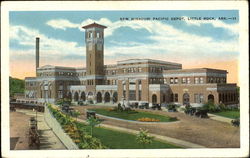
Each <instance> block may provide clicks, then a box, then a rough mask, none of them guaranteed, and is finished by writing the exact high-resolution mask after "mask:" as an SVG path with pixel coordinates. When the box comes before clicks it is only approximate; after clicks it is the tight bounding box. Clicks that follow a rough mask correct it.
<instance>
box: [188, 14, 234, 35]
mask: <svg viewBox="0 0 250 158" xmlns="http://www.w3.org/2000/svg"><path fill="white" fill-rule="evenodd" d="M184 18H185V19H186V20H185V22H186V23H187V24H188V25H195V26H201V25H203V24H211V25H212V26H213V27H215V28H222V29H225V30H227V31H228V32H229V33H231V34H238V32H239V28H238V27H239V25H238V23H233V24H227V23H224V22H222V20H188V17H186V16H184Z"/></svg>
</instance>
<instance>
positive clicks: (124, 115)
mask: <svg viewBox="0 0 250 158" xmlns="http://www.w3.org/2000/svg"><path fill="white" fill-rule="evenodd" d="M90 110H91V111H95V112H96V113H97V114H101V115H105V116H110V117H116V118H121V119H125V120H134V121H136V120H137V119H139V118H145V117H147V118H154V119H158V120H160V121H159V122H170V121H176V119H173V118H171V117H169V116H163V115H157V114H152V113H149V112H141V111H140V112H139V111H129V112H125V111H124V112H117V111H109V109H104V108H101V109H90Z"/></svg>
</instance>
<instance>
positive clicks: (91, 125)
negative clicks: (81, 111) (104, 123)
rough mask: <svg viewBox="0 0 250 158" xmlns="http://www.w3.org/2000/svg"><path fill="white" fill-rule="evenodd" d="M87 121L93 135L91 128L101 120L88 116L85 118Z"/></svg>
mask: <svg viewBox="0 0 250 158" xmlns="http://www.w3.org/2000/svg"><path fill="white" fill-rule="evenodd" d="M87 123H88V125H89V126H90V134H91V136H93V128H94V127H95V126H97V125H99V124H100V123H101V122H100V120H98V119H97V118H94V117H93V116H91V117H90V118H88V119H87Z"/></svg>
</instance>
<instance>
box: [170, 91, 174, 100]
mask: <svg viewBox="0 0 250 158" xmlns="http://www.w3.org/2000/svg"><path fill="white" fill-rule="evenodd" d="M170 102H174V94H173V93H172V94H171V96H170Z"/></svg>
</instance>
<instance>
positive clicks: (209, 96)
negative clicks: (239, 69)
mask: <svg viewBox="0 0 250 158" xmlns="http://www.w3.org/2000/svg"><path fill="white" fill-rule="evenodd" d="M207 100H208V102H212V103H214V95H212V94H209V95H208V96H207Z"/></svg>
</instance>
